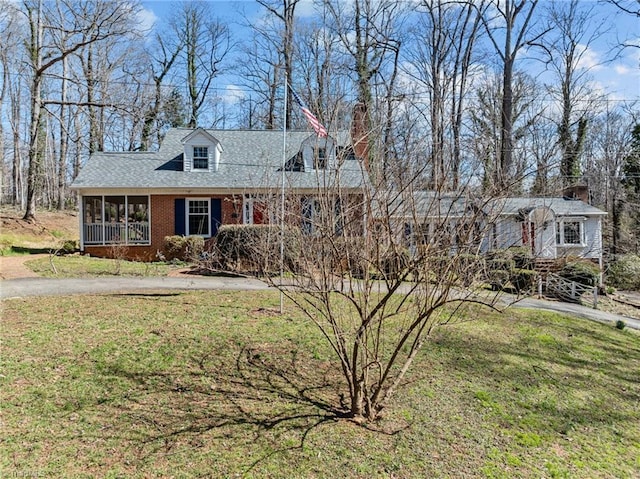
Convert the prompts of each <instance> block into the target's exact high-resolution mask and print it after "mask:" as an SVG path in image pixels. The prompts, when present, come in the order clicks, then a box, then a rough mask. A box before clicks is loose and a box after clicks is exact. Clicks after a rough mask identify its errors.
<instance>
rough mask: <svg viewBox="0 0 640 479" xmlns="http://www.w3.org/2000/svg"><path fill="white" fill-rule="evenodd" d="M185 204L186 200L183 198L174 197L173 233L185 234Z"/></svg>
mask: <svg viewBox="0 0 640 479" xmlns="http://www.w3.org/2000/svg"><path fill="white" fill-rule="evenodd" d="M185 205H186V201H185V199H184V198H176V199H175V209H174V210H175V211H174V220H175V228H174V229H175V234H177V235H180V236H184V235H185V234H187V222H186V217H185Z"/></svg>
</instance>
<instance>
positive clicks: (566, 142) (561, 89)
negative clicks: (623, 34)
mask: <svg viewBox="0 0 640 479" xmlns="http://www.w3.org/2000/svg"><path fill="white" fill-rule="evenodd" d="M583 7H584V5H583V3H581V2H578V0H571V1H570V2H563V3H554V4H553V5H552V6H551V8H550V11H549V16H550V21H551V26H552V27H553V33H554V34H555V35H557V36H556V37H555V39H554V40H553V41H552V42H551V44H550V45H549V46H548V47H547V49H546V50H545V51H546V52H547V53H548V55H549V57H548V59H547V67H548V68H549V70H551V71H552V72H553V75H554V79H555V80H556V81H557V84H556V83H554V84H552V85H551V86H550V87H549V90H550V91H551V93H552V95H554V97H556V98H558V100H559V102H560V104H561V114H560V118H559V120H558V122H557V130H558V143H559V146H560V149H561V151H562V159H561V163H560V176H561V178H562V181H563V184H564V185H565V186H571V185H572V184H574V183H576V182H577V181H579V180H580V174H581V171H580V169H581V168H580V167H581V165H580V161H581V155H582V148H583V146H584V141H585V138H586V135H587V126H588V123H589V112H590V111H592V110H593V105H592V102H590V101H589V100H590V96H591V95H592V94H591V90H590V88H589V87H588V82H589V77H588V73H589V71H588V70H586V69H584V67H583V66H581V65H580V62H581V60H582V59H583V57H584V56H585V55H587V53H588V49H589V47H590V46H591V45H592V43H593V42H594V41H595V40H596V39H598V38H599V37H600V36H602V34H603V30H602V29H601V27H599V26H598V27H597V28H595V29H593V28H591V26H590V23H591V19H593V18H594V11H595V9H594V6H593V5H587V6H586V7H584V8H583ZM602 20H603V19H602V18H598V19H597V21H598V23H599V24H602Z"/></svg>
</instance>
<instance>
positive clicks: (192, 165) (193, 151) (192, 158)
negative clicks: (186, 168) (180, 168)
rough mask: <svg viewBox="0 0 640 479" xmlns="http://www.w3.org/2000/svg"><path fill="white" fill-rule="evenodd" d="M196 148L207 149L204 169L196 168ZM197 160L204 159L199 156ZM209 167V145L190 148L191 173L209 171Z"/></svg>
mask: <svg viewBox="0 0 640 479" xmlns="http://www.w3.org/2000/svg"><path fill="white" fill-rule="evenodd" d="M196 148H206V149H207V167H206V168H196V153H195V151H196ZM198 158H204V157H202V156H199V157H198ZM210 167H211V147H210V146H209V145H193V146H192V147H191V170H192V171H209V169H210Z"/></svg>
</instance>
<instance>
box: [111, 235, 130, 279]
mask: <svg viewBox="0 0 640 479" xmlns="http://www.w3.org/2000/svg"><path fill="white" fill-rule="evenodd" d="M128 254H129V247H128V246H127V245H126V244H125V243H123V242H114V243H111V245H110V246H109V256H110V257H111V258H112V259H113V260H114V265H115V271H114V273H113V274H116V275H119V274H120V273H121V272H122V262H123V261H127V258H128Z"/></svg>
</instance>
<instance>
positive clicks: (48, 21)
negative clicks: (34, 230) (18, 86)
mask: <svg viewBox="0 0 640 479" xmlns="http://www.w3.org/2000/svg"><path fill="white" fill-rule="evenodd" d="M23 9H24V14H25V16H26V18H27V21H28V25H29V28H30V35H29V39H28V42H27V50H28V57H29V66H30V68H31V78H30V103H31V111H30V115H31V116H30V122H29V123H30V127H29V167H28V177H27V198H26V211H25V214H24V219H25V220H26V221H35V208H36V198H37V195H38V194H39V193H40V187H41V184H42V168H43V164H42V160H43V158H42V155H43V150H44V142H43V139H42V138H44V137H46V132H43V128H44V125H43V118H42V114H43V111H44V110H43V103H44V100H45V99H44V98H43V94H42V93H43V84H44V81H45V78H46V74H47V73H49V72H50V71H51V70H52V69H53V68H54V67H57V66H58V65H60V63H61V62H62V61H63V60H64V59H65V58H67V57H69V56H70V55H73V54H75V53H76V52H79V51H80V50H82V49H83V48H87V47H89V46H91V45H93V44H96V43H99V42H101V41H104V40H105V39H108V38H110V37H114V36H118V35H123V34H124V33H126V32H129V31H130V28H131V27H130V23H129V21H130V20H131V16H132V15H133V14H134V13H135V8H134V7H133V6H132V5H131V4H130V3H127V2H117V3H110V2H100V3H97V4H96V3H94V2H71V3H70V2H68V1H66V0H60V1H58V2H55V3H51V4H50V3H44V2H42V0H38V1H31V0H25V1H24V4H23ZM60 35H67V36H68V39H69V40H68V44H66V45H65V48H64V49H61V45H60V43H59V42H56V38H58V37H59V36H60ZM45 40H46V41H45ZM88 78H89V79H92V78H93V77H92V75H89V76H88ZM89 104H91V103H90V102H89ZM43 133H44V136H43ZM92 145H93V147H94V148H95V146H96V145H95V140H94V141H93V142H92ZM98 146H100V145H98Z"/></svg>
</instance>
